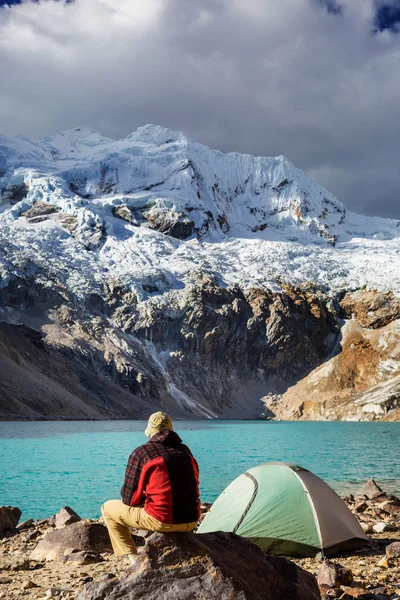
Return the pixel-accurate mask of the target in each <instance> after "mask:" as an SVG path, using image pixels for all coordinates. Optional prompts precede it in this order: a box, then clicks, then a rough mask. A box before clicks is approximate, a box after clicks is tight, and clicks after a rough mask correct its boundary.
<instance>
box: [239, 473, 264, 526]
mask: <svg viewBox="0 0 400 600" xmlns="http://www.w3.org/2000/svg"><path fill="white" fill-rule="evenodd" d="M243 475H246V477H248V478H249V479H251V481H252V482H253V484H254V491H253V494H252V496H251V498H250V500H249V502H248V504H247V506H246V508H245V510H244V512H243V514H242V516H241V517H240V519H239V521H238V522H237V523H236V525H235V527H234V528H233V533H236V532H237V530H238V529H239V527H240V526H241V524H242V523H243V521H244V519H245V518H246V515H247V513H248V512H249V510H250V508H251V505H252V504H253V502H254V500H255V498H256V496H257V492H258V481H257V479H256V478H255V477H254V476H253V475H252V474H251V473H248V472H247V471H245V472H244V473H243Z"/></svg>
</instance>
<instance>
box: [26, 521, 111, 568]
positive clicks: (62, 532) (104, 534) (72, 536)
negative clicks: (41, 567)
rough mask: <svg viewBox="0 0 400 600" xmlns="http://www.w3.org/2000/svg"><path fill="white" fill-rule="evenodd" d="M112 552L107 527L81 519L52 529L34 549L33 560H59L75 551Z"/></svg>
mask: <svg viewBox="0 0 400 600" xmlns="http://www.w3.org/2000/svg"><path fill="white" fill-rule="evenodd" d="M80 550H86V551H87V552H99V553H102V552H111V543H110V538H109V535H108V531H107V528H106V527H105V526H104V525H101V524H100V523H90V522H87V521H79V522H78V523H73V524H72V525H69V526H68V527H64V528H63V529H56V530H54V531H50V532H49V533H47V534H46V535H45V537H44V538H43V539H42V540H40V542H39V543H38V545H37V546H36V548H35V549H34V550H33V552H32V554H31V556H30V558H31V560H36V561H42V560H58V559H60V558H62V557H63V556H66V555H68V554H71V553H72V552H74V551H80Z"/></svg>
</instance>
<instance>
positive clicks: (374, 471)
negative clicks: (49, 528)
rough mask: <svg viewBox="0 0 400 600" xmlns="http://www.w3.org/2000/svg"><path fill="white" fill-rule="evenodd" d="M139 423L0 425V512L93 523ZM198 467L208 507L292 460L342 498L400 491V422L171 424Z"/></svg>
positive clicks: (117, 482)
mask: <svg viewBox="0 0 400 600" xmlns="http://www.w3.org/2000/svg"><path fill="white" fill-rule="evenodd" d="M144 427H145V422H144V421H100V422H99V421H96V422H94V421H91V422H88V421H62V422H61V421H56V422H43V421H42V422H0V466H1V479H0V506H2V505H8V504H10V505H13V506H19V507H20V508H21V510H22V511H23V515H22V519H28V518H34V519H37V518H41V517H47V516H50V515H51V514H53V513H55V512H57V511H58V510H59V509H60V508H61V507H62V506H64V505H68V506H71V507H72V508H73V509H74V510H76V512H78V513H79V514H80V515H81V516H82V517H98V516H99V515H100V506H101V504H102V503H103V502H104V501H105V500H107V499H110V498H118V497H119V489H120V487H121V485H122V481H123V476H124V471H125V466H126V461H127V458H128V455H129V454H130V452H131V451H132V450H133V449H134V448H135V447H136V446H139V445H141V444H144V443H145V442H146V438H145V436H144V433H143V430H144ZM175 430H176V431H177V432H178V433H179V434H180V436H181V437H182V439H183V441H184V442H185V443H186V444H188V446H189V447H190V448H191V450H192V452H193V454H194V455H195V456H196V458H197V460H198V462H199V465H200V483H201V488H200V489H201V497H202V500H203V501H206V502H212V501H213V500H215V498H216V497H217V496H218V495H219V494H220V493H221V492H222V491H223V489H224V488H225V486H226V485H227V484H228V483H229V482H230V481H232V479H234V478H235V477H237V476H238V475H240V473H242V472H243V471H245V470H246V469H248V468H250V467H252V466H254V465H257V464H259V463H262V462H267V461H272V460H278V461H286V462H293V463H297V464H299V465H301V466H303V467H305V468H307V469H309V470H310V471H313V472H314V473H316V474H317V475H318V476H319V477H322V479H324V480H325V481H327V482H328V483H329V484H330V485H331V486H332V487H333V488H334V489H335V490H336V491H337V492H338V493H339V494H341V495H344V494H345V493H347V492H351V491H352V492H354V491H356V490H357V488H358V487H359V486H360V485H361V483H362V482H364V481H365V480H367V479H369V478H370V477H374V478H375V479H376V480H377V481H378V483H380V484H381V486H382V487H383V488H384V489H385V490H387V491H391V492H393V493H395V494H397V495H400V423H309V422H269V421H176V422H175Z"/></svg>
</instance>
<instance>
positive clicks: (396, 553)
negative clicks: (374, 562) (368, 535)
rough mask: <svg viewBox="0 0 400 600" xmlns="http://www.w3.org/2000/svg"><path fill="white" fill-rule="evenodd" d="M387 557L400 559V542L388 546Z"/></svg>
mask: <svg viewBox="0 0 400 600" xmlns="http://www.w3.org/2000/svg"><path fill="white" fill-rule="evenodd" d="M386 556H388V557H389V558H400V542H393V543H392V544H389V546H386Z"/></svg>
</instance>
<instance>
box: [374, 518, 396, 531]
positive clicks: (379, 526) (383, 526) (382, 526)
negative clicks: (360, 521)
mask: <svg viewBox="0 0 400 600" xmlns="http://www.w3.org/2000/svg"><path fill="white" fill-rule="evenodd" d="M372 529H373V530H374V531H375V532H376V533H383V532H384V531H395V530H396V527H395V526H394V525H392V524H391V523H385V522H384V521H381V522H380V523H375V525H373V526H372Z"/></svg>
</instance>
